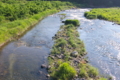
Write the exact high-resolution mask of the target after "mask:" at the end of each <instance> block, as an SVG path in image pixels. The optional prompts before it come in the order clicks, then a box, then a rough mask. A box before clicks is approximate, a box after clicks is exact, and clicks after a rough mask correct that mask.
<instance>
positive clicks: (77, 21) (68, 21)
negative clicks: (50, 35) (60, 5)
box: [65, 19, 80, 26]
mask: <svg viewBox="0 0 120 80" xmlns="http://www.w3.org/2000/svg"><path fill="white" fill-rule="evenodd" d="M68 24H73V25H74V26H79V25H80V23H79V20H77V19H73V20H71V19H68V20H66V21H65V25H68Z"/></svg>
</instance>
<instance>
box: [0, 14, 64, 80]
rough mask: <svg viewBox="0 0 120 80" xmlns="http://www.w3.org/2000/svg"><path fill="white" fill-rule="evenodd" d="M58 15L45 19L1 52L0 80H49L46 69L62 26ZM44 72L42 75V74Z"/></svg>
mask: <svg viewBox="0 0 120 80" xmlns="http://www.w3.org/2000/svg"><path fill="white" fill-rule="evenodd" d="M61 24H62V23H61V21H60V17H59V16H58V15H57V14H54V15H51V16H48V17H46V18H45V19H43V20H42V21H41V22H40V23H39V24H37V25H36V26H35V27H34V28H33V29H32V30H30V31H28V32H27V33H26V34H25V35H24V36H23V37H21V38H20V39H19V40H17V41H12V42H10V43H9V44H8V45H6V46H5V47H4V48H2V49H1V50H0V80H47V78H46V74H47V71H46V70H45V69H41V68H40V66H41V64H47V56H48V54H50V49H51V48H52V45H53V41H52V37H53V36H54V35H55V33H57V31H58V30H59V27H60V25H61ZM41 71H42V73H40V72H41Z"/></svg>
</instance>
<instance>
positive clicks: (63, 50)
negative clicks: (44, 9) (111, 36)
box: [48, 20, 107, 80]
mask: <svg viewBox="0 0 120 80" xmlns="http://www.w3.org/2000/svg"><path fill="white" fill-rule="evenodd" d="M78 25H79V21H78V20H66V21H65V25H63V26H61V28H60V30H59V31H58V33H57V34H56V35H55V36H54V37H53V39H54V40H55V44H54V46H53V48H52V51H51V54H50V55H49V57H48V60H49V66H48V72H49V74H50V76H51V78H52V79H54V80H77V79H83V80H90V79H91V80H107V79H105V78H101V77H100V76H99V73H98V70H97V69H96V68H94V67H92V66H91V65H89V64H88V61H87V60H86V59H85V58H84V56H85V55H86V51H85V47H84V44H83V42H82V41H81V40H80V39H79V38H78V37H79V34H78V31H77V26H78Z"/></svg>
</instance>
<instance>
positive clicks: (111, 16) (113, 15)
mask: <svg viewBox="0 0 120 80" xmlns="http://www.w3.org/2000/svg"><path fill="white" fill-rule="evenodd" d="M85 16H86V17H87V18H89V19H96V18H98V19H104V20H108V21H112V22H115V23H117V24H120V8H98V9H92V10H90V11H89V12H86V13H85Z"/></svg>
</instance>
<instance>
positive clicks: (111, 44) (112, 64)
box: [0, 9, 120, 80]
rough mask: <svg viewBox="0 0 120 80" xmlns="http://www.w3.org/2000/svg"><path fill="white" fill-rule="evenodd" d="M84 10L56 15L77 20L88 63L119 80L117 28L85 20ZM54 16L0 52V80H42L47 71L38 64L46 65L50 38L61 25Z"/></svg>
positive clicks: (110, 23) (114, 25) (119, 56)
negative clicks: (63, 15) (64, 15)
mask: <svg viewBox="0 0 120 80" xmlns="http://www.w3.org/2000/svg"><path fill="white" fill-rule="evenodd" d="M85 11H89V10H88V9H73V10H66V11H62V12H59V13H58V14H66V18H65V19H79V20H80V23H81V25H80V27H79V28H78V31H79V33H80V38H81V39H82V40H83V41H84V43H85V46H86V50H87V52H88V54H87V56H88V59H89V61H90V63H91V64H92V65H94V66H95V67H97V68H98V69H99V70H100V72H101V73H102V74H104V76H106V75H107V74H109V75H110V76H112V77H113V79H114V80H120V76H119V75H120V36H119V35H120V26H119V25H116V24H113V23H112V22H108V21H104V20H98V19H96V20H89V19H86V18H85V17H84V12H85ZM58 14H55V15H51V16H48V17H47V18H45V19H44V20H42V21H41V22H40V23H39V24H38V25H36V27H34V28H33V29H32V30H31V31H29V32H28V33H27V34H25V35H24V36H23V37H22V38H20V39H19V40H18V41H14V42H11V43H9V44H8V45H7V46H5V47H4V48H3V49H1V50H0V80H46V73H47V71H46V70H45V69H41V68H40V65H41V64H43V63H44V64H47V56H48V54H49V53H50V49H51V48H52V45H53V41H52V37H53V36H54V35H55V33H57V31H58V30H59V27H60V25H61V24H62V23H61V20H60V18H59V16H58ZM65 19H64V20H65Z"/></svg>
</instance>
